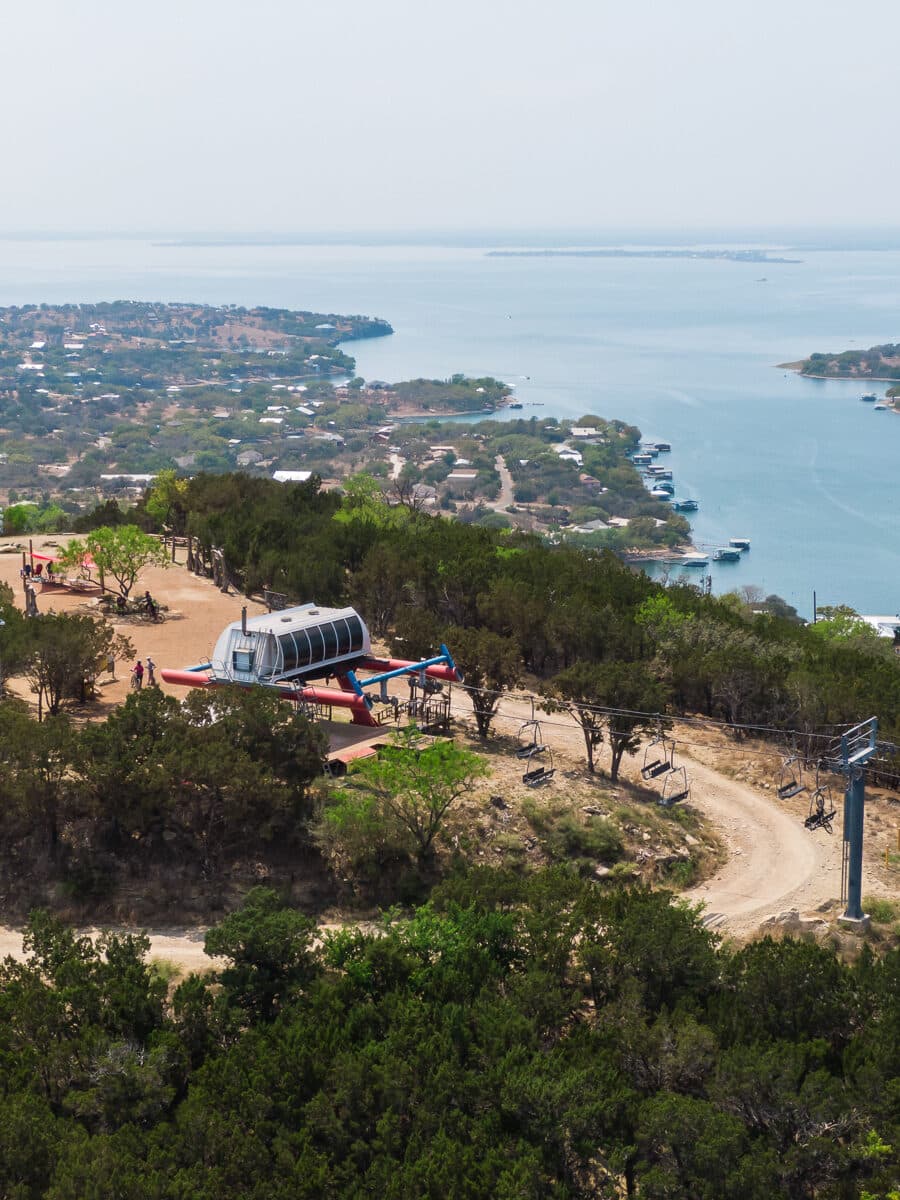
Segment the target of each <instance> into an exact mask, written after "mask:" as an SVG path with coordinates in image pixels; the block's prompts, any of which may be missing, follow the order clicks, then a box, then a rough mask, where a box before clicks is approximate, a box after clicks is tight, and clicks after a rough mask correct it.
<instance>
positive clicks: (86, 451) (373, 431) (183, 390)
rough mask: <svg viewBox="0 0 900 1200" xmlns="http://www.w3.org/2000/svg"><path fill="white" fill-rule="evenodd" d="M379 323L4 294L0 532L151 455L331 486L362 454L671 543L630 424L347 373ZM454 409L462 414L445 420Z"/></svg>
mask: <svg viewBox="0 0 900 1200" xmlns="http://www.w3.org/2000/svg"><path fill="white" fill-rule="evenodd" d="M391 332H392V329H391V326H390V325H389V324H388V322H387V321H383V320H379V319H375V318H370V317H362V316H339V315H336V314H334V313H312V312H295V311H292V310H288V309H275V308H238V307H236V306H232V305H221V306H209V305H199V304H183V303H182V304H161V303H143V302H142V303H133V302H129V301H117V302H113V303H104V304H93V305H85V304H72V305H26V306H21V307H10V308H0V517H2V528H3V530H4V532H5V533H7V534H10V535H19V534H25V533H49V532H54V531H56V530H60V529H71V528H72V525H73V523H75V522H77V521H78V520H79V518H80V516H81V515H82V514H83V513H85V512H87V511H90V510H91V509H92V508H93V507H94V505H95V504H97V503H98V502H100V503H106V502H112V504H113V507H115V505H116V504H117V503H119V502H127V501H129V500H131V501H133V500H134V499H135V498H136V497H137V496H139V495H140V494H142V492H143V491H144V490H145V489H146V488H147V486H148V485H149V484H150V483H151V482H152V480H153V479H154V477H156V476H157V475H158V474H159V472H161V471H168V472H175V473H177V474H182V475H189V476H192V475H197V474H200V473H203V474H222V473H227V472H231V471H235V470H238V471H242V472H246V473H248V474H251V475H254V476H257V477H267V478H273V477H274V478H275V479H278V480H279V481H282V480H291V481H295V480H300V481H302V480H304V479H309V478H311V477H313V476H315V477H317V478H319V479H321V480H323V481H324V482H325V483H326V485H327V486H329V487H334V488H340V487H343V486H344V484H345V482H346V480H348V479H349V478H351V477H353V476H354V475H356V474H358V473H360V472H365V473H367V474H369V475H371V476H372V477H373V478H374V479H376V480H378V481H379V482H380V486H382V487H383V488H384V490H385V491H386V492H387V493H388V494H389V495H390V496H391V497H392V498H393V499H394V500H396V501H397V502H399V503H405V504H410V505H413V506H415V507H425V508H427V509H428V510H430V511H434V512H444V513H452V514H455V516H456V519H457V520H458V521H461V522H463V523H471V524H481V525H485V526H488V527H491V528H495V529H497V528H513V527H515V528H517V529H520V530H526V531H530V532H534V533H536V534H547V535H550V536H553V537H558V536H563V535H565V536H566V537H567V538H571V537H576V538H585V539H587V542H588V543H589V544H591V545H593V546H595V547H597V548H608V549H613V550H633V549H644V548H648V549H652V548H654V547H660V546H665V547H670V548H671V547H675V546H681V545H684V544H685V543H686V542H687V540H688V537H689V533H690V527H689V525H688V522H687V521H686V520H685V518H684V517H683V516H681V515H680V514H679V513H678V512H676V511H675V510H674V509H673V508H672V506H671V505H670V504H667V503H665V502H664V501H661V500H660V499H659V497H653V496H651V495H650V491H649V488H648V486H646V485H647V480H646V479H645V478H644V477H642V475H641V474H640V472H639V471H638V469H637V467H636V466H635V464H634V463H633V462H632V460H631V457H630V456H631V455H632V454H633V453H634V451H635V450H636V449H637V447H638V443H639V439H640V434H639V431H638V430H637V429H635V428H633V427H631V426H626V425H624V424H623V423H622V422H616V421H608V420H606V419H604V418H602V417H599V416H594V415H587V416H585V417H584V418H583V419H581V420H580V422H575V421H563V422H558V421H556V420H544V421H541V420H538V419H537V417H536V416H532V415H531V414H529V418H527V419H522V418H521V417H519V416H517V414H516V413H514V412H513V411H510V417H511V418H513V419H511V420H510V421H508V422H506V421H499V420H496V419H495V420H493V421H490V422H486V423H484V424H482V425H478V424H476V423H475V422H477V421H478V420H479V418H480V417H481V416H483V415H484V414H486V413H487V414H495V413H498V412H499V411H500V410H502V409H505V408H507V407H508V408H510V409H511V410H513V409H515V410H519V409H521V408H522V407H523V406H522V404H521V403H512V397H513V395H514V393H513V390H512V387H511V386H510V385H509V384H507V383H505V382H503V381H502V380H499V379H494V378H492V377H490V376H484V377H481V378H470V377H468V376H466V375H462V374H456V375H452V376H450V378H449V379H412V380H405V381H400V382H392V383H385V382H381V381H378V380H369V381H367V380H365V379H363V378H362V377H360V376H358V375H356V374H355V371H356V363H355V360H354V359H353V358H352V357H351V356H350V355H349V354H348V353H347V352H346V351H347V348H348V343H350V342H352V341H353V340H354V339H358V338H364V337H379V336H382V335H385V334H389V333H391ZM451 414H453V415H457V416H460V415H462V416H465V417H466V418H467V419H468V420H470V421H472V422H473V424H471V425H470V424H465V425H461V424H455V425H454V426H452V428H448V427H447V426H445V425H442V424H441V422H442V420H443V419H444V418H446V417H447V416H449V415H451Z"/></svg>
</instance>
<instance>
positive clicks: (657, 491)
mask: <svg viewBox="0 0 900 1200" xmlns="http://www.w3.org/2000/svg"><path fill="white" fill-rule="evenodd" d="M650 495H651V496H652V497H653V499H654V500H671V499H672V493H671V492H667V491H666V490H665V488H651V490H650Z"/></svg>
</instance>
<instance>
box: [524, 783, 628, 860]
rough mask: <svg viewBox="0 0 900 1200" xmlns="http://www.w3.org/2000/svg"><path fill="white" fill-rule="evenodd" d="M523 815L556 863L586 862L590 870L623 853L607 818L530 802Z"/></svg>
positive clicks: (620, 841) (616, 831)
mask: <svg viewBox="0 0 900 1200" xmlns="http://www.w3.org/2000/svg"><path fill="white" fill-rule="evenodd" d="M522 812H523V814H524V816H525V818H526V820H527V821H528V823H529V824H530V825H531V828H532V829H533V830H534V832H535V833H536V834H537V836H538V838H539V840H540V842H541V846H542V848H543V850H544V853H545V854H546V855H547V856H548V857H549V858H550V859H551V860H552V861H554V862H560V861H563V860H565V859H577V860H583V862H581V863H579V866H580V867H581V866H583V867H584V868H585V869H587V868H588V867H589V866H591V865H593V864H594V863H596V862H602V863H614V862H617V861H618V860H619V859H620V858H621V857H622V854H623V852H624V846H623V843H622V837H621V835H620V833H619V831H618V829H617V828H616V826H615V825H614V824H613V823H612V822H611V821H608V820H607V819H606V818H605V817H597V816H587V817H584V818H582V817H581V816H580V815H578V814H577V813H575V812H573V811H572V810H571V809H566V808H564V807H562V806H560V805H559V804H552V803H551V804H545V805H541V804H539V803H538V802H537V801H535V800H532V799H530V798H529V799H528V800H526V801H525V802H524V803H523V805H522Z"/></svg>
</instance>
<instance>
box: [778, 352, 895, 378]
mask: <svg viewBox="0 0 900 1200" xmlns="http://www.w3.org/2000/svg"><path fill="white" fill-rule="evenodd" d="M779 366H781V367H783V368H785V369H789V370H792V371H798V372H799V373H800V374H801V375H808V376H810V377H811V378H813V379H859V380H862V381H871V380H881V381H884V382H887V383H894V382H896V381H898V380H900V343H891V342H887V343H885V344H884V345H883V346H870V347H869V349H868V350H842V351H840V352H838V353H828V354H821V353H816V354H811V355H810V356H809V358H804V359H801V360H800V361H799V362H792V363H780V364H779Z"/></svg>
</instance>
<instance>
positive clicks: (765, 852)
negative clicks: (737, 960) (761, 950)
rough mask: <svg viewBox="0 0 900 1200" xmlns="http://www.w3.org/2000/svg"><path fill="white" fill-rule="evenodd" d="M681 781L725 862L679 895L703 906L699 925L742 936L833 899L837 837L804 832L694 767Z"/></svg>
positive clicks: (747, 791) (757, 797) (752, 795)
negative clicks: (722, 847) (713, 831)
mask: <svg viewBox="0 0 900 1200" xmlns="http://www.w3.org/2000/svg"><path fill="white" fill-rule="evenodd" d="M688 774H689V775H690V777H691V804H692V805H693V806H694V807H695V808H697V809H699V811H700V812H702V813H703V815H704V816H705V817H707V819H708V820H710V821H711V822H712V823H713V824H714V825H715V826H716V827H717V829H718V831H719V834H720V836H721V837H722V838H723V840H724V841H725V844H726V846H727V847H728V861H727V862H726V863H725V864H724V865H723V866H722V867H721V868H720V869H719V870H718V871H717V872H716V874H715V875H713V877H712V878H711V879H707V880H706V881H705V882H704V883H702V884H700V885H698V886H697V887H695V888H691V889H690V890H689V891H687V892H685V893H684V897H685V899H686V900H690V901H692V902H693V903H698V902H701V903H703V904H704V905H705V907H706V922H707V924H709V925H712V926H715V927H717V928H718V927H721V928H724V929H727V930H728V931H729V932H730V933H735V934H741V933H750V932H752V930H754V929H756V928H758V926H759V925H760V923H761V922H762V921H763V920H765V919H766V917H769V916H772V915H777V914H778V913H780V912H782V911H785V910H788V909H792V908H796V909H798V910H799V911H800V912H801V913H802V912H805V911H808V910H811V909H815V908H818V907H820V906H821V905H823V904H826V903H827V902H828V901H830V900H833V899H834V898H835V897H836V896H837V895H838V893H839V892H840V871H841V840H840V838H839V837H834V836H831V837H829V835H828V834H827V833H825V832H824V831H821V830H820V831H818V832H816V833H809V832H808V831H807V830H806V829H804V827H803V825H802V823H801V822H800V821H799V820H798V818H797V816H796V815H795V814H794V813H793V812H790V811H787V810H785V808H784V807H779V806H778V804H777V803H776V802H775V801H774V800H772V799H770V798H769V797H768V796H766V795H764V794H763V793H761V792H758V791H755V790H754V789H752V788H750V787H747V786H746V785H745V784H741V783H737V782H735V781H734V780H733V779H728V778H727V777H726V776H724V775H720V774H719V773H718V772H717V771H714V770H712V769H711V768H710V767H707V766H704V765H702V764H701V763H699V762H697V761H696V760H691V761H690V763H689V764H688Z"/></svg>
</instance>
